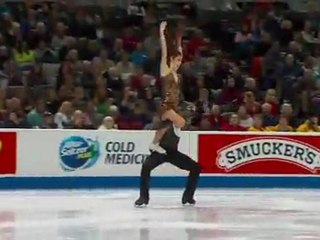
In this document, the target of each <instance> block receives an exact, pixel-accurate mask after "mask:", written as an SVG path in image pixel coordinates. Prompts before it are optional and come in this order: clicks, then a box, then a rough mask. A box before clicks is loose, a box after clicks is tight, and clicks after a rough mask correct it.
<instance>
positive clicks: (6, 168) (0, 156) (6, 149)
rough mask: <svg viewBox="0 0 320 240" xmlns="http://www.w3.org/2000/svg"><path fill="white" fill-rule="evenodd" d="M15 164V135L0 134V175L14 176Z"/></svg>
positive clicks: (12, 133)
mask: <svg viewBox="0 0 320 240" xmlns="http://www.w3.org/2000/svg"><path fill="white" fill-rule="evenodd" d="M16 162H17V134H16V133H15V132H0V174H15V172H16Z"/></svg>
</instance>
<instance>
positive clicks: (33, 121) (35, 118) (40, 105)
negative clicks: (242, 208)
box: [27, 99, 45, 128]
mask: <svg viewBox="0 0 320 240" xmlns="http://www.w3.org/2000/svg"><path fill="white" fill-rule="evenodd" d="M44 111H45V101H44V100H43V99H38V100H37V101H36V106H35V108H34V109H33V110H31V111H30V112H29V113H28V116H27V121H28V124H29V125H30V126H31V127H32V128H41V127H42V126H43V124H44V115H43V114H44Z"/></svg>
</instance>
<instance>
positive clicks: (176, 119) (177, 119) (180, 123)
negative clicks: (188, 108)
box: [162, 109, 186, 128]
mask: <svg viewBox="0 0 320 240" xmlns="http://www.w3.org/2000/svg"><path fill="white" fill-rule="evenodd" d="M162 120H163V121H165V120H170V121H171V122H172V123H173V125H174V126H175V127H177V128H183V127H184V126H185V124H186V121H185V120H184V118H183V117H181V116H180V115H179V114H178V113H176V112H175V111H174V110H172V109H171V110H168V111H166V112H165V113H164V114H163V116H162Z"/></svg>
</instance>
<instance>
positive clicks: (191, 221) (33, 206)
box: [0, 190, 320, 240]
mask: <svg viewBox="0 0 320 240" xmlns="http://www.w3.org/2000/svg"><path fill="white" fill-rule="evenodd" d="M181 193H182V191H177V190H153V191H152V192H151V202H150V205H149V206H148V207H147V208H142V209H137V208H134V207H133V202H134V200H135V199H136V197H137V191H133V190H119V191H18V192H0V240H100V239H101V240H106V239H110V240H205V239H215V240H220V239H221V240H222V239H231V240H240V239H241V240H242V239H243V240H244V239H252V240H259V239H261V240H262V239H276V240H287V239H288V240H291V239H320V191H317V190H199V191H198V192H197V196H196V199H197V201H198V203H197V205H196V206H195V207H190V206H189V207H183V206H181V204H180V198H181Z"/></svg>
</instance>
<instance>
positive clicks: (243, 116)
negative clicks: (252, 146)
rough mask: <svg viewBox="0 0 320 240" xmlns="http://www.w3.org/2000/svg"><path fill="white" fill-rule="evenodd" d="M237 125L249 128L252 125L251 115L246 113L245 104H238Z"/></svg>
mask: <svg viewBox="0 0 320 240" xmlns="http://www.w3.org/2000/svg"><path fill="white" fill-rule="evenodd" d="M238 117H239V126H240V127H243V128H250V127H252V125H253V119H252V117H251V116H250V115H249V114H248V113H247V110H246V107H245V106H243V105H242V106H240V107H239V110H238Z"/></svg>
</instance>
